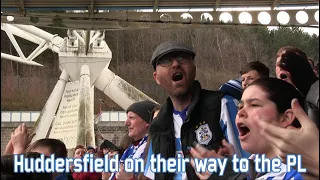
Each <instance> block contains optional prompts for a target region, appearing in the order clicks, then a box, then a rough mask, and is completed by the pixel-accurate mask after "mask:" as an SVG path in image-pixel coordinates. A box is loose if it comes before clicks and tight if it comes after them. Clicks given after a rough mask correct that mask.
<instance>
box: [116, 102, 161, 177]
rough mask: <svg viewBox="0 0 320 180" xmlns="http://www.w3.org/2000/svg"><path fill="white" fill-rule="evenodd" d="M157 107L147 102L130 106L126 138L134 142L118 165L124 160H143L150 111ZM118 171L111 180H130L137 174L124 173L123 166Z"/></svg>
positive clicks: (127, 111)
mask: <svg viewBox="0 0 320 180" xmlns="http://www.w3.org/2000/svg"><path fill="white" fill-rule="evenodd" d="M158 106H159V105H158V104H156V103H154V102H151V101H149V100H145V101H141V102H136V103H133V104H132V105H130V106H129V107H128V108H127V110H126V113H127V120H126V122H125V125H126V126H127V127H128V130H129V132H128V136H129V137H130V138H132V139H133V140H134V142H133V143H132V145H131V146H130V147H129V148H127V149H126V150H125V151H124V153H123V155H122V156H121V158H120V163H121V162H124V161H125V159H127V158H131V159H139V158H143V159H144V156H143V152H144V149H145V147H146V144H147V139H148V129H149V123H150V120H151V119H152V118H151V117H152V111H153V109H155V108H156V107H158ZM120 166H121V167H120V171H119V172H118V173H116V174H112V175H111V179H114V177H115V178H116V179H132V178H136V176H137V174H135V173H129V172H126V171H124V168H123V164H120Z"/></svg>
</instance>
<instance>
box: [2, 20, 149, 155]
mask: <svg viewBox="0 0 320 180" xmlns="http://www.w3.org/2000/svg"><path fill="white" fill-rule="evenodd" d="M1 30H3V31H5V32H6V33H7V35H8V37H9V39H10V40H11V42H12V44H13V46H14V48H15V49H16V50H17V52H18V55H19V57H18V56H12V55H9V54H6V53H1V58H3V59H8V60H12V61H16V62H20V63H24V64H28V65H34V66H42V64H39V63H37V62H35V61H33V60H34V59H35V58H36V57H37V56H38V55H39V54H41V53H42V52H43V51H45V50H46V49H51V50H52V51H53V52H55V53H58V54H59V67H60V69H61V71H62V73H61V76H60V78H59V80H58V82H57V84H56V86H55V87H54V89H53V91H52V93H51V95H50V97H49V99H48V101H47V103H46V104H45V106H44V108H43V110H42V112H41V114H40V116H39V118H38V120H37V122H36V125H35V127H34V132H36V136H35V137H34V138H33V140H32V141H33V142H34V141H35V140H38V139H41V138H45V137H47V134H48V131H49V129H50V126H51V124H52V122H53V120H54V116H55V112H56V111H57V109H58V106H59V103H60V101H61V100H62V99H63V98H65V97H64V96H63V95H64V93H66V92H65V91H66V89H65V87H66V85H67V83H68V82H76V81H79V82H80V83H79V84H80V85H79V89H80V93H79V112H78V120H79V122H78V127H79V128H78V129H79V131H78V132H77V134H78V135H77V139H74V140H73V141H74V142H76V143H78V144H83V145H95V142H94V128H93V126H94V118H93V117H94V116H93V113H94V112H93V86H95V87H97V88H98V89H99V90H101V91H103V92H104V93H105V94H106V95H107V96H109V97H110V98H111V99H112V100H113V101H114V102H116V103H117V104H118V105H119V106H120V107H122V108H123V109H126V108H127V107H128V106H129V105H131V104H132V103H134V102H137V101H141V100H145V99H148V100H151V101H154V100H152V99H151V98H150V97H148V96H147V95H145V94H144V93H142V92H141V91H139V90H138V89H136V88H135V87H134V86H132V85H131V84H129V83H128V82H126V81H125V80H123V79H122V78H120V77H119V76H117V75H116V74H115V73H113V72H112V71H111V70H109V69H108V66H109V64H110V61H111V58H112V53H111V51H110V49H109V47H108V45H107V43H106V42H105V40H104V38H105V36H104V31H100V30H97V31H84V30H68V33H67V34H68V37H65V38H61V37H59V36H58V35H52V34H50V33H48V32H46V31H43V30H41V29H39V28H37V27H35V26H31V25H18V24H5V23H1ZM14 35H15V36H19V37H21V38H23V39H26V40H29V41H31V42H33V43H36V44H38V45H39V46H38V47H37V48H36V49H35V50H34V51H33V52H32V53H31V54H30V55H29V56H27V57H26V56H25V55H24V53H23V52H22V50H21V48H20V46H19V44H18V43H17V41H16V40H15V37H14ZM59 110H60V109H59ZM54 125H55V124H54ZM59 125H61V124H59ZM57 126H58V125H57ZM53 127H54V126H53ZM50 136H52V137H54V135H52V133H50ZM62 140H63V138H62ZM65 143H67V144H66V145H67V146H68V142H65ZM68 147H69V148H70V149H71V148H74V147H73V146H68Z"/></svg>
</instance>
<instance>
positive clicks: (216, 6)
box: [214, 0, 221, 11]
mask: <svg viewBox="0 0 320 180" xmlns="http://www.w3.org/2000/svg"><path fill="white" fill-rule="evenodd" d="M220 1H221V0H216V3H215V4H214V11H216V10H217V9H218V8H219V6H220Z"/></svg>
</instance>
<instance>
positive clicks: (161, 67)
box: [144, 41, 241, 179]
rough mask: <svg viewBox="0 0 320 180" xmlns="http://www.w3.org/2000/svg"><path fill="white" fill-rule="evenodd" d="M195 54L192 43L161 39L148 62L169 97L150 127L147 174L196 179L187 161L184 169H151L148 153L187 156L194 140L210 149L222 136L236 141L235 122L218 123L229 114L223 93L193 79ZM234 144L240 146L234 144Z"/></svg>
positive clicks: (154, 176) (218, 142)
mask: <svg viewBox="0 0 320 180" xmlns="http://www.w3.org/2000/svg"><path fill="white" fill-rule="evenodd" d="M195 55H196V54H195V51H194V50H193V49H192V48H191V47H189V46H187V45H185V44H183V43H181V42H175V41H168V42H164V43H162V44H160V45H159V46H158V47H157V48H156V49H155V50H154V52H153V55H152V58H151V64H152V66H153V68H154V73H153V77H154V80H155V81H156V83H157V84H158V85H159V86H161V87H162V88H163V89H164V90H165V91H166V92H167V93H168V95H169V97H168V98H167V100H166V102H165V103H164V104H163V105H162V107H161V109H160V111H159V113H158V115H157V117H156V118H155V119H154V120H153V122H152V124H151V125H150V127H149V138H150V141H151V142H150V147H149V149H148V157H147V162H146V167H145V171H144V172H145V176H146V177H147V178H150V179H198V177H197V175H196V173H195V172H194V170H193V168H192V166H191V165H190V164H189V163H188V164H187V167H186V172H185V173H182V172H173V173H169V172H158V173H153V172H152V170H151V165H150V163H151V162H150V159H151V156H152V155H157V154H160V155H161V157H162V158H165V159H168V158H175V157H179V156H180V157H182V158H187V157H189V156H190V153H189V149H190V148H189V147H191V145H192V144H193V143H194V142H197V143H199V144H202V145H203V146H205V147H206V148H208V149H210V150H212V149H214V150H218V149H219V148H221V147H222V140H223V139H224V138H227V139H228V140H229V142H230V143H231V144H234V143H233V142H236V140H235V138H237V137H236V136H235V135H234V134H235V133H234V132H235V131H237V129H236V126H235V125H233V124H232V123H227V124H228V125H227V127H225V128H224V129H223V130H222V127H221V126H222V125H221V124H224V122H225V121H228V118H229V109H228V103H227V99H225V98H224V93H223V92H219V91H208V90H205V89H202V88H201V85H200V82H199V81H197V80H195V77H196V66H195V64H194V58H195ZM233 111H236V109H233ZM234 147H235V148H236V149H237V148H238V149H239V148H241V147H239V146H237V144H234ZM222 148H223V147H222ZM239 156H241V155H240V154H239ZM227 174H228V173H227V172H226V176H227Z"/></svg>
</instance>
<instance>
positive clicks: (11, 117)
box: [1, 111, 127, 122]
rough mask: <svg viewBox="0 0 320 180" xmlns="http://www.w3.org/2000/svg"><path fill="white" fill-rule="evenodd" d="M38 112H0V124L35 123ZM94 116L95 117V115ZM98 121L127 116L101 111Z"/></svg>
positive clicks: (123, 112) (124, 113)
mask: <svg viewBox="0 0 320 180" xmlns="http://www.w3.org/2000/svg"><path fill="white" fill-rule="evenodd" d="M39 115H40V111H1V122H36V121H37V119H38V117H39ZM95 116H96V115H95ZM97 118H98V119H99V121H102V122H108V121H125V120H126V119H127V115H126V112H125V111H103V112H102V113H101V115H100V116H99V117H97Z"/></svg>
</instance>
